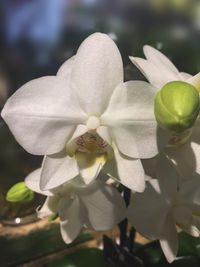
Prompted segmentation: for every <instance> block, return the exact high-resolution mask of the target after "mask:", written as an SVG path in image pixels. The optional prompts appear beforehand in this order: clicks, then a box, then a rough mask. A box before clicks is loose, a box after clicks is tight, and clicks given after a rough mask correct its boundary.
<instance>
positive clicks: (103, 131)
mask: <svg viewBox="0 0 200 267" xmlns="http://www.w3.org/2000/svg"><path fill="white" fill-rule="evenodd" d="M97 133H98V135H99V136H100V137H101V138H102V139H103V140H105V141H106V142H107V143H108V144H109V145H111V144H112V138H111V136H110V133H109V130H108V127H106V126H100V127H98V128H97Z"/></svg>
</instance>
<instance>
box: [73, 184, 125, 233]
mask: <svg viewBox="0 0 200 267" xmlns="http://www.w3.org/2000/svg"><path fill="white" fill-rule="evenodd" d="M77 193H78V195H79V198H80V201H81V203H82V206H83V212H84V214H85V220H86V223H85V224H86V226H87V227H88V228H89V229H94V230H97V231H102V230H108V229H111V228H112V227H113V226H115V225H116V224H118V223H119V222H120V221H121V220H123V219H124V218H125V216H126V206H125V202H124V200H123V198H122V197H121V195H120V193H119V192H118V191H117V189H116V188H114V187H112V186H108V185H106V184H104V183H103V182H101V181H94V182H93V183H92V184H91V185H90V186H87V187H85V188H80V189H79V191H78V192H77Z"/></svg>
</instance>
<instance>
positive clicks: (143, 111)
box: [101, 81, 169, 158]
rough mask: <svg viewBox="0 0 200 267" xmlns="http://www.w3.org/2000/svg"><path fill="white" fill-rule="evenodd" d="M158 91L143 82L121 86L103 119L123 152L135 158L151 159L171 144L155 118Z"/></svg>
mask: <svg viewBox="0 0 200 267" xmlns="http://www.w3.org/2000/svg"><path fill="white" fill-rule="evenodd" d="M156 92H157V89H155V87H153V86H151V85H150V84H148V83H146V82H142V81H131V82H126V83H124V84H121V85H119V86H118V87H117V88H116V90H115V91H114V93H113V95H112V97H111V100H110V103H109V106H108V108H107V110H106V111H105V113H104V114H103V115H102V116H101V121H102V123H103V124H104V125H108V126H110V127H111V128H112V134H113V135H114V137H115V140H116V143H117V146H118V148H119V150H120V151H121V152H122V153H123V154H125V155H127V156H130V157H133V158H150V157H154V156H155V155H156V154H158V151H159V150H160V149H161V144H162V147H163V146H164V145H166V144H167V142H168V140H169V133H167V131H163V130H162V129H160V128H158V126H157V122H156V120H155V116H154V98H155V95H156Z"/></svg>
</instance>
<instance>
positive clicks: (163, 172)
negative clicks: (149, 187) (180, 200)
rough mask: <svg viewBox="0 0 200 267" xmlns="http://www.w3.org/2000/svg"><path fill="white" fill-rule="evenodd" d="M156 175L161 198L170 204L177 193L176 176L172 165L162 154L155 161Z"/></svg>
mask: <svg viewBox="0 0 200 267" xmlns="http://www.w3.org/2000/svg"><path fill="white" fill-rule="evenodd" d="M156 175H157V177H156V178H157V179H158V181H159V186H160V190H161V193H162V195H163V197H165V198H166V199H167V200H168V201H169V202H171V201H172V200H173V198H174V196H175V194H176V193H177V184H178V174H177V172H176V168H175V166H174V164H173V163H172V162H171V161H169V160H168V159H167V158H166V157H165V155H164V154H162V153H161V154H160V155H159V157H158V160H157V166H156Z"/></svg>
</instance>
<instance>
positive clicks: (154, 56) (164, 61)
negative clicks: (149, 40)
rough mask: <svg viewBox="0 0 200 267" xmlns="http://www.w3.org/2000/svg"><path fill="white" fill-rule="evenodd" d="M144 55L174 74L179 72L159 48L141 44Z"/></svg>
mask: <svg viewBox="0 0 200 267" xmlns="http://www.w3.org/2000/svg"><path fill="white" fill-rule="evenodd" d="M143 51H144V55H145V57H146V58H147V60H148V61H151V62H152V63H153V64H155V65H156V66H157V67H158V68H160V67H163V68H165V69H166V70H168V71H170V72H174V73H176V74H178V73H179V71H178V69H177V68H176V67H175V66H174V64H173V63H172V62H171V61H170V60H169V58H167V57H166V56H165V55H164V54H163V53H161V52H160V51H159V50H157V49H155V48H154V47H152V46H149V45H144V46H143Z"/></svg>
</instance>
